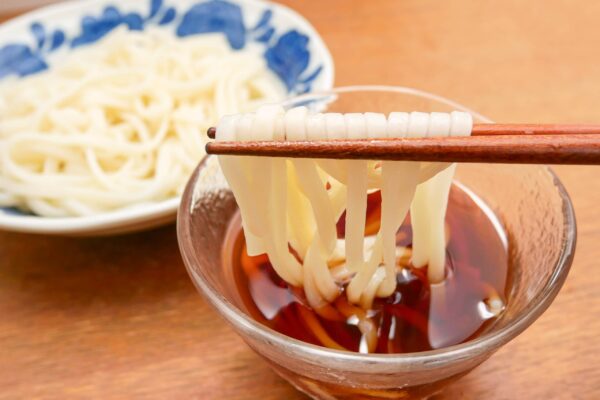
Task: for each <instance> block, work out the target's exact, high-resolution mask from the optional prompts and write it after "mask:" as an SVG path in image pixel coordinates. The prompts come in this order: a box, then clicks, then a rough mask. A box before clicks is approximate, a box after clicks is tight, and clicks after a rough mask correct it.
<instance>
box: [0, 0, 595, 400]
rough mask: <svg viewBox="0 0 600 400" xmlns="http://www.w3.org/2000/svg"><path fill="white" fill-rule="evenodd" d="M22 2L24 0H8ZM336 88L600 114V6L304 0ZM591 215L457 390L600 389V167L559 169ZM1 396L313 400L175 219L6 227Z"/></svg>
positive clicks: (516, 113)
mask: <svg viewBox="0 0 600 400" xmlns="http://www.w3.org/2000/svg"><path fill="white" fill-rule="evenodd" d="M2 1H17V0H2ZM285 3H286V4H288V5H290V6H291V7H293V8H295V9H296V10H298V11H300V12H301V13H303V14H304V15H305V16H306V17H307V18H308V19H309V20H310V21H311V22H312V23H313V24H314V25H315V26H316V28H317V29H318V30H319V32H320V33H321V34H322V35H323V37H324V38H325V41H326V42H327V44H328V45H329V46H330V48H331V51H332V52H333V56H334V59H335V61H336V65H337V78H336V83H337V84H338V85H345V84H357V83H377V84H398V85H409V86H415V87H419V88H421V89H425V90H430V91H433V92H436V93H439V94H442V95H445V96H447V97H450V98H452V99H455V100H457V101H459V102H461V103H463V104H465V105H468V106H470V107H472V108H474V109H476V110H478V111H479V112H481V113H483V114H484V115H487V116H489V117H490V118H492V119H494V120H496V121H499V122H542V123H556V122H564V123H578V122H599V121H600V52H599V51H598V48H599V45H600V26H599V24H598V20H599V18H600V2H594V1H586V0H529V1H519V0H505V1H490V0H481V1H472V0H453V1H436V0H374V1H360V0H355V1H349V0H328V1H299V0H298V1H293V0H286V1H285ZM556 170H557V171H558V173H559V176H560V177H561V179H562V180H563V182H564V183H565V185H566V187H567V189H568V191H569V193H570V194H571V196H572V198H573V202H574V204H575V210H576V213H577V218H578V224H579V240H578V249H577V255H576V257H575V263H574V265H573V269H572V271H571V274H570V276H569V278H568V279H567V282H566V284H565V286H564V288H563V290H562V291H561V293H560V294H559V296H558V297H557V299H556V300H555V302H554V304H553V305H552V306H551V307H550V309H549V310H548V311H547V312H546V313H545V314H544V315H543V316H542V317H541V318H540V319H539V320H538V321H537V322H536V323H535V324H534V325H533V326H532V327H531V328H530V329H528V330H527V331H526V332H525V333H523V334H522V335H521V336H519V337H518V338H517V339H516V340H514V341H513V342H511V343H510V344H509V345H507V346H505V347H504V348H503V349H501V350H500V351H499V352H498V353H497V354H496V355H494V356H493V357H492V359H490V360H489V361H488V362H487V363H485V364H484V365H482V366H481V367H479V368H478V369H476V370H475V371H473V372H472V373H471V374H469V375H468V376H466V377H465V378H463V379H462V380H461V381H459V382H458V383H456V384H454V385H453V386H450V387H449V388H448V389H447V390H446V391H445V393H443V394H441V395H439V396H437V397H436V399H437V400H446V399H495V400H496V399H498V400H499V399H507V400H508V399H590V400H591V399H598V398H600V362H599V360H600V340H599V339H598V336H599V334H600V293H599V289H598V288H600V265H599V264H600V245H599V244H598V243H599V242H600V207H598V205H599V204H600V179H599V176H600V168H599V167H559V168H556ZM0 398H1V399H31V398H39V399H52V398H57V399H67V398H102V399H113V398H115V399H116V398H149V399H164V398H173V399H180V398H181V399H189V398H197V399H208V400H210V399H267V400H270V399H302V398H304V397H303V396H302V395H301V394H299V393H297V392H295V391H294V390H293V389H292V387H290V386H289V385H288V384H287V383H285V382H284V381H283V380H281V379H280V378H278V377H277V376H276V375H275V374H274V373H272V372H271V371H270V370H269V368H268V366H267V365H266V364H265V363H264V362H263V361H262V360H261V359H259V358H258V357H257V356H255V355H254V354H253V353H252V352H251V351H250V350H249V349H248V348H247V347H246V346H245V345H244V343H243V342H242V341H241V340H240V339H239V338H238V337H237V336H236V335H235V334H234V333H233V332H232V331H231V330H230V329H229V328H228V327H227V326H226V325H225V324H224V323H223V321H222V320H221V319H220V318H219V316H217V315H216V314H215V313H214V312H213V311H212V310H211V309H210V308H209V306H208V305H207V304H206V303H205V302H204V301H203V300H202V298H201V297H200V296H199V295H198V294H197V293H196V292H195V290H194V288H193V286H192V284H191V282H190V280H189V279H188V277H187V275H186V272H185V270H184V267H183V265H182V262H181V259H180V256H179V251H178V248H177V243H176V239H175V228H174V226H168V227H165V228H162V229H158V230H154V231H151V232H147V233H143V234H136V235H128V236H120V237H112V238H104V239H69V238H52V237H44V236H33V235H24V234H16V233H8V232H5V233H0Z"/></svg>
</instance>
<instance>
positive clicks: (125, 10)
mask: <svg viewBox="0 0 600 400" xmlns="http://www.w3.org/2000/svg"><path fill="white" fill-rule="evenodd" d="M194 7H196V8H194ZM198 7H199V8H198ZM107 8H108V9H107ZM199 9H201V10H202V12H201V13H200V14H202V16H201V18H204V20H203V21H199V22H200V23H203V24H208V25H210V21H207V20H206V19H207V18H208V19H211V18H227V19H228V22H232V20H230V19H233V22H232V23H228V24H225V26H229V27H231V26H234V27H235V28H236V29H235V31H234V32H232V31H231V30H230V29H229V28H227V29H225V31H224V32H223V33H224V34H226V35H227V36H228V37H229V39H230V42H231V43H233V41H235V38H233V37H230V36H229V35H233V36H235V35H238V36H236V37H237V39H239V35H240V34H241V35H243V36H244V40H242V43H244V45H246V44H250V43H251V44H252V46H264V48H265V50H266V49H267V48H275V45H276V44H277V43H279V40H280V39H281V38H282V37H283V36H284V35H286V34H290V33H291V34H290V35H288V36H287V39H294V38H296V39H298V38H300V40H286V41H285V42H286V43H289V44H290V45H291V47H294V48H295V51H292V52H291V54H292V56H291V57H290V55H289V54H290V53H289V51H290V48H289V47H288V48H286V50H287V52H286V57H285V62H289V63H292V64H290V65H292V66H293V65H294V64H293V63H295V62H296V63H297V64H296V65H300V64H302V58H303V57H304V56H305V55H306V52H305V51H304V50H306V51H307V52H308V56H309V63H308V66H306V68H300V69H301V72H300V73H299V74H298V73H293V71H294V68H286V69H285V70H281V69H280V70H279V74H278V75H279V76H280V78H281V79H282V80H283V81H284V82H286V86H287V87H288V94H289V95H293V94H298V93H301V92H304V91H308V90H317V91H322V90H327V89H331V88H332V87H333V77H334V66H333V60H332V58H331V54H330V53H329V50H328V49H327V47H326V46H325V44H324V43H323V40H322V39H321V37H320V36H319V34H318V33H317V32H316V30H315V29H314V28H313V27H312V26H311V25H310V24H309V23H308V22H307V21H306V20H305V19H304V18H303V17H302V16H300V15H299V14H298V13H296V12H294V11H292V10H290V9H289V8H287V7H284V6H281V5H279V4H275V3H270V2H266V1H252V0H200V1H198V0H164V1H162V0H148V1H140V0H119V1H114V0H113V1H110V0H87V1H81V0H80V1H72V2H67V3H60V4H55V5H51V6H47V7H44V8H42V9H39V10H36V11H33V12H30V13H28V14H25V15H23V16H20V17H18V18H16V19H13V20H11V21H8V22H6V23H4V24H2V25H0V79H2V75H3V74H4V73H6V71H8V72H10V73H13V74H19V72H20V71H22V70H20V69H19V68H20V67H19V65H20V64H19V62H20V61H23V60H17V62H12V63H7V62H6V60H7V56H6V54H7V53H5V54H4V55H3V53H2V51H3V49H6V46H15V45H17V46H22V49H24V50H26V51H25V52H26V53H27V54H28V57H33V58H35V60H36V61H42V62H41V63H40V62H36V63H34V65H43V64H44V63H45V64H47V65H48V66H49V68H52V65H53V64H54V63H57V62H60V58H61V57H63V55H64V54H66V53H68V52H69V51H71V43H73V41H75V42H85V44H84V45H85V46H88V45H92V44H93V42H95V41H96V40H98V39H100V38H101V36H103V35H98V31H100V32H104V30H106V31H107V32H108V31H109V30H110V29H111V28H112V26H113V25H114V24H119V25H126V24H131V25H134V26H135V27H136V28H141V29H145V28H146V27H149V26H154V27H156V26H160V27H162V28H164V29H167V30H171V31H172V32H173V33H174V35H175V36H177V35H176V34H175V32H177V28H178V27H180V25H182V20H183V17H184V16H186V13H187V14H188V16H189V15H191V14H194V12H193V11H194V10H196V11H198V10H199ZM190 10H192V12H190ZM197 14H198V13H196V14H195V15H197ZM115 15H118V16H120V17H119V18H117V19H115ZM240 15H241V16H242V19H241V20H240V19H239V16H240ZM90 17H91V18H93V19H91V18H90ZM84 18H86V21H87V22H88V23H87V24H82V21H83V20H84ZM89 21H92V24H91V25H90V23H89ZM111 21H112V22H111ZM192 22H194V23H195V22H196V21H192ZM240 24H241V25H240ZM215 25H219V24H215ZM84 26H85V28H84ZM190 26H191V27H192V28H194V26H195V25H193V24H192V25H190V24H189V18H188V28H189V27H190ZM240 27H242V28H243V29H241V28H240ZM89 29H91V31H90V30H89ZM293 31H295V32H296V33H298V34H299V35H296V34H295V33H293ZM200 34H201V33H200ZM304 38H307V39H308V42H307V43H304ZM232 40H233V41H232ZM88 42H89V43H88ZM237 43H240V41H239V40H238V41H237ZM278 49H281V46H280V47H278ZM303 54H304V55H303ZM295 55H297V57H295ZM267 57H268V56H267V53H266V51H265V58H267ZM29 61H31V58H30V60H29ZM3 63H4V64H3ZM23 65H25V64H23ZM27 65H32V64H31V62H30V63H29V64H27ZM3 68H4V69H3ZM7 68H8V70H7ZM3 71H4V72H3ZM276 72H277V71H276ZM178 205H179V198H173V199H169V200H166V201H163V202H158V203H147V204H138V205H136V206H134V207H128V208H124V209H120V210H116V211H111V212H107V213H102V214H98V215H94V216H85V217H68V218H49V217H41V216H36V215H31V214H26V213H23V212H21V211H19V210H16V209H11V208H1V207H0V229H6V230H14V231H20V232H31V233H44V234H57V235H73V236H75V235H77V236H79V235H81V236H84V235H89V236H92V235H109V234H117V233H126V232H133V231H139V230H143V229H147V228H151V227H155V226H159V225H162V224H166V223H169V222H172V221H174V220H175V215H176V213H177V207H178Z"/></svg>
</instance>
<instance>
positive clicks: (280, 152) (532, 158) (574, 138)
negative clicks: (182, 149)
mask: <svg viewBox="0 0 600 400" xmlns="http://www.w3.org/2000/svg"><path fill="white" fill-rule="evenodd" d="M215 134H216V131H215V128H210V129H209V130H208V132H207V135H208V137H209V138H214V137H215ZM206 152H207V153H208V154H223V155H225V154H227V155H239V156H262V157H289V158H333V159H351V160H352V159H354V160H359V159H366V160H394V161H439V162H465V163H478V162H483V163H512V164H573V165H575V164H587V165H600V125H565V124H563V125H560V124H553V125H550V124H547V125H544V124H474V125H473V129H472V131H471V136H460V137H432V138H402V139H360V140H345V139H343V140H323V141H297V142H296V141H294V142H292V141H249V142H210V143H208V144H207V145H206Z"/></svg>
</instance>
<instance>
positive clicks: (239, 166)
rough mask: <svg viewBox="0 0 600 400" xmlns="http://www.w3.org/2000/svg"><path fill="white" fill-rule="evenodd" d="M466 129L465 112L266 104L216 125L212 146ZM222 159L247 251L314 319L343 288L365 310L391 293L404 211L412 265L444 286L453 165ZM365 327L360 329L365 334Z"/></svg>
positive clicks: (459, 132) (455, 133)
mask: <svg viewBox="0 0 600 400" xmlns="http://www.w3.org/2000/svg"><path fill="white" fill-rule="evenodd" d="M471 129H472V118H471V116H470V115H469V114H468V113H463V112H452V113H430V114H428V113H421V112H413V113H402V112H394V113H391V114H390V115H389V116H387V118H386V116H385V115H383V114H377V113H365V114H359V113H352V114H338V113H326V114H311V113H310V112H309V110H308V109H307V108H306V107H297V108H293V109H290V110H288V111H284V110H283V108H281V107H279V106H264V107H261V108H259V109H258V111H256V113H246V114H243V115H233V116H227V117H224V118H222V119H221V121H220V122H219V124H218V126H217V130H216V140H218V141H247V140H290V141H294V140H324V139H343V138H350V139H358V138H386V137H387V138H400V137H422V136H459V135H470V133H471ZM219 162H220V164H221V167H222V170H223V173H224V175H225V177H226V179H227V181H228V182H229V184H230V187H231V189H232V191H233V193H234V195H235V198H236V201H237V203H238V205H239V209H240V212H241V216H242V225H243V229H244V235H245V238H246V246H247V251H248V254H249V255H258V254H262V253H266V254H267V255H268V257H269V261H270V262H271V264H272V266H273V268H274V269H275V271H276V272H277V274H278V275H279V276H280V277H281V278H282V279H284V280H285V281H286V282H287V283H288V284H290V285H293V286H297V287H303V289H304V293H305V295H306V299H307V301H308V303H309V304H310V306H311V307H312V308H313V309H314V310H317V312H320V313H326V312H327V308H328V304H330V303H331V302H333V301H334V300H335V299H336V298H337V297H338V296H339V295H340V294H341V293H342V288H345V295H346V296H347V298H348V300H349V302H350V303H354V304H358V305H360V306H361V307H362V308H363V309H365V310H368V309H370V307H371V305H372V303H373V301H374V299H375V298H376V297H381V298H382V297H388V296H390V295H391V294H392V293H393V292H394V290H395V289H396V274H397V269H398V268H399V265H398V262H397V260H398V259H399V258H401V257H402V256H403V254H404V253H405V252H406V251H407V249H405V248H398V247H397V246H396V233H397V231H398V229H399V228H400V226H401V224H402V222H403V221H404V219H405V217H406V215H407V214H408V212H409V210H410V214H411V224H412V229H413V246H412V264H413V265H414V266H415V267H424V266H425V265H427V266H428V268H427V273H428V279H429V281H430V282H431V283H436V282H440V281H442V280H443V279H444V274H445V257H446V255H445V247H446V234H445V230H444V227H445V224H444V217H445V213H446V207H447V202H448V193H449V190H450V186H451V183H452V178H453V175H454V170H455V166H454V164H445V163H428V162H401V161H363V160H329V159H327V160H315V159H284V158H261V157H253V156H245V157H239V156H219ZM376 190H380V191H381V221H380V228H379V230H378V232H377V233H376V234H375V235H373V236H367V237H366V236H365V215H366V208H367V196H368V194H369V193H371V192H374V191H376ZM344 211H345V212H346V218H345V224H346V225H345V238H344V239H338V236H337V231H336V223H337V221H338V220H339V219H340V216H341V215H342V213H343V212H344ZM288 246H289V247H288ZM290 247H291V249H293V251H290V250H289V248H290ZM368 321H369V320H368V319H365V320H364V321H363V322H364V323H365V324H364V325H365V326H363V328H361V329H364V330H368Z"/></svg>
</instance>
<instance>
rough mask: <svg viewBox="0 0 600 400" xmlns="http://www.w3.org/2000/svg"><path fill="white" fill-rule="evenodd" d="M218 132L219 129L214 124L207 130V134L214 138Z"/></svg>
mask: <svg viewBox="0 0 600 400" xmlns="http://www.w3.org/2000/svg"><path fill="white" fill-rule="evenodd" d="M216 133H217V129H216V128H215V127H214V126H211V127H210V128H208V130H207V131H206V136H208V138H209V139H214V138H215V134H216Z"/></svg>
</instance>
